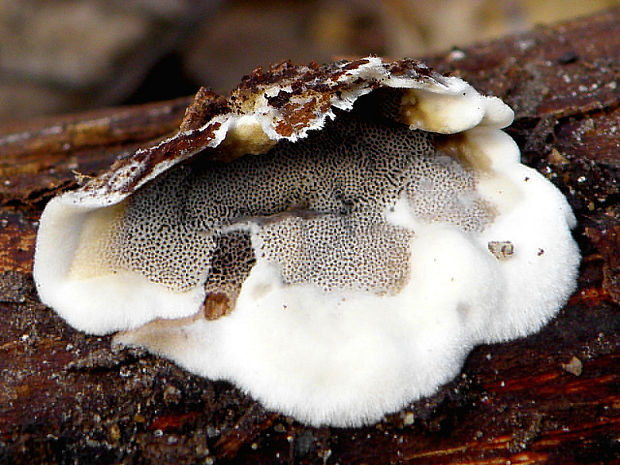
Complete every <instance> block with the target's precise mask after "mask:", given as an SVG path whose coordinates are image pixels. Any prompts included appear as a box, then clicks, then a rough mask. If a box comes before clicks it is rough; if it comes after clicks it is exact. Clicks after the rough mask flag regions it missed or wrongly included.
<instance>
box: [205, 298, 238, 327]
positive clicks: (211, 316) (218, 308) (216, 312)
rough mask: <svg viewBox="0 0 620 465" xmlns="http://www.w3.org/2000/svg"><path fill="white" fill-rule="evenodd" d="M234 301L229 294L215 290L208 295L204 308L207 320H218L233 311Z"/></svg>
mask: <svg viewBox="0 0 620 465" xmlns="http://www.w3.org/2000/svg"><path fill="white" fill-rule="evenodd" d="M232 303H233V302H231V300H230V299H229V298H228V296H227V295H226V294H224V293H221V292H213V293H211V294H209V295H208V296H207V298H206V299H205V301H204V304H203V305H202V309H203V312H204V315H205V318H206V319H207V320H217V319H218V318H220V317H222V316H224V315H228V314H229V313H230V312H231V311H232Z"/></svg>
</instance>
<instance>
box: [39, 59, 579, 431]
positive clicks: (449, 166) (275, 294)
mask: <svg viewBox="0 0 620 465" xmlns="http://www.w3.org/2000/svg"><path fill="white" fill-rule="evenodd" d="M512 117H513V113H512V111H511V110H510V109H509V108H508V107H507V106H506V105H505V104H503V103H502V102H501V101H500V100H499V99H497V98H494V97H484V96H481V95H479V94H478V93H477V92H476V91H475V90H474V89H473V88H472V87H471V86H470V85H468V84H467V83H465V82H464V81H462V80H461V79H458V78H456V77H444V76H441V75H438V74H436V73H434V72H432V71H430V70H429V69H428V68H427V67H425V66H424V65H422V64H420V63H418V62H416V61H413V60H403V61H397V62H391V63H390V62H383V61H382V60H381V59H379V58H374V57H370V58H365V59H363V60H358V61H354V62H348V61H341V62H336V63H332V64H329V65H325V66H320V67H319V66H308V67H304V66H300V67H297V66H293V65H290V64H289V63H283V64H280V65H278V66H276V67H272V68H271V69H270V70H269V71H267V72H264V71H262V70H260V69H259V70H257V71H255V72H254V73H253V74H251V75H250V76H249V77H247V78H245V80H244V81H243V82H242V83H241V85H240V86H239V87H238V88H237V89H236V90H235V91H234V92H233V93H232V95H231V96H230V97H229V98H228V99H227V100H224V99H223V98H220V97H216V96H214V95H212V94H208V93H206V92H201V93H199V96H198V98H197V99H196V101H195V103H194V104H193V105H192V106H191V107H190V108H189V109H188V112H187V114H186V119H185V121H184V123H183V124H182V126H181V131H180V132H179V133H178V134H176V135H175V136H174V137H172V138H170V139H168V140H165V141H163V142H161V143H159V144H157V145H155V146H153V147H151V148H149V149H147V150H139V151H137V152H136V153H135V154H134V155H133V156H131V157H127V158H123V159H121V160H119V161H117V162H116V163H115V165H114V166H113V167H112V168H111V169H110V171H108V172H106V173H104V174H102V175H101V176H99V177H98V178H95V179H93V180H91V181H90V182H89V183H88V184H86V185H85V186H83V187H82V188H80V189H78V190H76V191H73V192H67V193H64V194H62V195H60V196H58V197H56V198H54V199H53V200H51V201H50V202H49V204H48V205H47V207H46V208H45V211H44V212H43V215H42V217H41V222H40V229H39V235H38V238H37V248H36V255H35V264H34V277H35V281H36V285H37V289H38V292H39V295H40V297H41V300H42V301H43V302H44V303H46V304H47V305H49V306H51V307H52V308H54V310H56V311H57V312H58V314H59V315H61V316H62V317H63V318H64V319H65V320H66V321H67V322H68V323H69V324H70V325H72V326H74V327H75V328H77V329H80V330H82V331H85V332H88V333H91V334H107V333H111V332H115V331H122V332H121V333H119V334H118V335H117V336H116V338H115V341H116V343H118V344H124V345H138V346H143V347H146V348H147V349H148V350H150V351H152V352H154V353H156V354H159V355H162V356H164V357H168V358H170V359H172V360H174V361H176V362H177V363H178V364H180V365H181V366H183V367H185V368H186V369H187V370H189V371H191V372H193V373H197V374H199V375H203V376H206V377H208V378H210V379H225V380H229V381H231V382H233V383H234V384H236V385H237V386H239V387H241V388H242V389H244V390H245V391H247V392H248V393H250V394H251V395H252V396H254V397H255V398H256V399H258V400H260V401H261V402H262V403H263V404H264V405H265V406H266V407H267V408H270V409H274V410H277V411H280V412H283V413H285V414H289V415H292V416H294V417H295V418H297V419H299V420H301V421H304V422H307V423H310V424H313V425H321V424H330V425H339V426H344V425H360V424H364V423H369V422H374V421H377V420H379V419H380V418H381V417H382V416H383V415H384V414H385V413H387V412H390V411H394V410H397V409H399V408H401V407H402V406H403V405H405V404H406V403H408V402H410V401H412V400H415V399H418V398H420V397H421V396H424V395H428V394H431V393H433V392H434V391H435V390H436V389H437V387H438V386H439V385H441V384H442V383H445V382H447V381H449V380H450V379H452V378H453V377H454V376H455V375H456V374H457V373H458V372H459V370H460V368H461V365H462V363H463V360H464V358H465V357H466V355H467V354H468V352H469V351H470V349H471V348H472V347H473V346H474V345H475V344H479V343H482V342H496V341H506V340H509V339H512V338H515V337H519V336H524V335H527V334H530V333H532V332H533V331H536V330H538V329H539V328H540V327H541V326H542V325H543V324H544V323H546V322H547V321H548V320H549V319H550V318H551V317H552V316H553V315H555V314H556V313H557V311H558V310H559V309H560V307H561V306H562V305H563V304H564V303H565V301H566V299H567V298H568V296H569V294H570V293H571V292H572V290H573V289H574V286H575V279H576V272H577V266H578V262H579V252H578V249H577V246H576V244H575V242H574V240H573V239H572V237H571V234H570V228H572V227H573V226H574V224H575V219H574V217H573V214H572V212H571V210H570V207H569V206H568V204H567V202H566V200H565V199H564V197H563V196H562V195H561V194H560V192H559V191H558V190H557V189H556V188H555V187H554V186H553V185H552V184H551V183H549V182H548V181H547V180H546V179H545V178H544V177H543V176H541V175H540V174H539V173H538V172H536V171H534V170H532V169H530V168H528V167H526V166H524V165H522V164H520V163H519V150H518V148H517V146H516V144H515V143H514V141H513V140H512V139H511V138H510V137H509V136H508V135H506V134H505V133H504V132H502V131H501V128H502V127H505V126H507V125H508V124H510V122H511V121H512ZM540 250H544V254H540V253H539V251H540Z"/></svg>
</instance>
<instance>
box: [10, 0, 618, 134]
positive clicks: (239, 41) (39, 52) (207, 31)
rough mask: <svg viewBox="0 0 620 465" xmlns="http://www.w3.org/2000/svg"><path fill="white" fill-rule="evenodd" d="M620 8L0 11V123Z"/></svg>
mask: <svg viewBox="0 0 620 465" xmlns="http://www.w3.org/2000/svg"><path fill="white" fill-rule="evenodd" d="M618 4H620V0H588V1H585V0H505V1H501V0H500V1H498V0H436V1H418V0H384V1H372V0H308V1H293V0H271V1H250V0H245V1H244V0H202V1H192V0H64V1H52V2H50V1H45V0H0V122H6V121H15V120H23V119H28V118H31V117H34V116H42V115H49V114H55V113H65V112H71V111H77V110H84V109H91V108H99V107H103V106H110V105H117V104H124V103H140V102H147V101H155V100H162V99H167V98H173V97H178V96H184V95H190V94H192V93H194V92H195V91H196V90H197V88H198V87H199V86H200V85H205V86H207V87H210V88H213V89H214V90H216V91H218V92H220V93H227V92H228V91H229V90H230V89H232V88H233V87H235V86H236V84H237V83H238V82H239V80H240V78H241V77H242V76H243V75H244V74H247V73H248V72H250V71H251V70H252V69H254V68H255V67H256V66H258V65H262V66H268V65H269V63H275V62H277V61H280V60H283V59H292V60H293V61H294V62H296V63H306V62H309V61H312V60H314V61H317V62H319V63H320V62H325V61H330V60H332V59H333V58H338V57H351V56H363V55H367V54H370V53H373V54H379V55H385V56H390V57H402V56H409V57H421V56H424V55H429V54H432V53H435V52H439V51H443V50H448V49H450V48H452V47H457V48H458V47H464V46H467V45H469V44H471V43H473V42H477V41H480V40H485V39H489V38H493V37H497V36H501V35H503V34H507V33H510V32H520V31H523V30H526V29H528V28H530V27H532V26H533V25H535V24H540V23H549V22H555V21H558V20H563V19H569V18H572V17H576V16H581V15H585V14H590V13H593V12H595V11H598V10H601V9H604V8H607V7H610V6H614V5H618Z"/></svg>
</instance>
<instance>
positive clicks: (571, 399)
mask: <svg viewBox="0 0 620 465" xmlns="http://www.w3.org/2000/svg"><path fill="white" fill-rule="evenodd" d="M427 61H428V62H430V63H431V64H432V65H434V67H435V68H436V69H437V70H439V71H441V72H450V73H453V74H457V75H460V76H462V77H464V78H465V79H466V80H468V81H469V82H470V83H472V84H473V85H474V86H475V87H477V88H478V89H479V90H480V91H482V92H485V93H490V94H494V95H497V96H499V97H501V98H502V99H504V101H506V102H507V103H508V104H510V105H511V106H512V107H513V108H514V109H515V110H516V115H517V118H516V121H515V123H514V124H513V126H512V127H511V128H510V129H509V132H510V133H511V135H512V136H513V137H514V138H515V139H516V140H517V141H518V143H519V145H520V146H521V148H522V151H523V158H524V160H525V161H526V162H527V163H528V164H530V165H532V166H534V167H536V168H537V169H539V170H540V171H541V172H542V173H543V174H545V175H546V176H547V177H548V178H550V179H551V180H552V181H553V182H554V183H555V184H556V185H557V186H558V187H559V188H560V189H561V190H562V191H563V192H564V193H565V194H566V195H567V196H568V198H569V201H570V203H571V204H572V206H573V208H574V210H575V213H576V215H577V217H578V220H579V227H578V229H577V231H576V232H575V236H576V238H577V240H578V242H579V244H580V247H581V250H582V253H583V264H582V267H581V273H580V278H579V289H578V291H577V292H576V293H575V295H574V296H573V297H572V298H571V299H570V301H569V303H568V304H567V306H566V307H565V308H564V309H563V310H562V312H561V313H560V315H559V316H558V317H557V318H556V319H555V320H554V321H553V322H552V323H550V324H549V325H548V326H547V327H545V328H544V329H543V330H542V331H541V332H540V333H538V334H536V335H533V336H531V337H528V338H526V339H522V340H518V341H514V342H511V343H506V344H499V345H492V346H480V347H478V348H476V349H475V350H474V351H473V353H472V354H471V355H470V356H469V358H468V360H467V363H466V365H465V367H464V368H463V371H462V375H461V376H460V377H459V378H458V379H457V380H455V381H454V382H452V383H451V384H449V385H447V386H445V387H443V388H442V389H441V390H440V392H438V393H437V394H436V395H434V396H432V397H430V398H428V399H424V400H422V401H419V402H416V403H413V404H411V405H410V406H408V407H407V408H406V409H404V410H403V411H401V412H398V413H395V414H393V415H390V416H388V417H387V418H386V419H385V421H383V422H381V423H379V424H377V425H375V426H371V427H366V428H360V429H334V428H321V429H315V428H308V427H305V426H303V425H301V424H299V423H296V422H294V421H293V420H291V419H289V418H286V417H282V416H280V415H277V414H274V413H271V412H266V411H265V410H264V409H263V408H262V407H261V406H260V405H258V404H257V403H255V402H254V401H253V400H251V399H250V398H248V397H247V396H244V395H243V394H242V393H240V392H239V391H238V390H236V389H235V388H233V387H232V386H231V385H229V384H227V383H224V382H211V381H208V380H206V379H203V378H200V377H197V376H193V375H189V374H188V373H186V372H184V371H183V370H181V369H180V368H178V367H176V366H175V365H173V364H172V363H169V362H167V361H165V360H162V359H158V358H156V357H153V356H150V355H147V354H144V353H142V352H139V351H122V352H119V353H113V352H112V351H111V350H110V348H109V338H108V337H87V336H85V335H83V334H80V333H77V332H75V331H74V330H73V329H71V328H70V327H68V326H67V325H66V324H65V323H64V322H63V321H61V320H60V319H59V318H58V317H57V316H56V315H55V314H54V313H53V312H52V311H51V310H50V309H48V308H46V307H45V306H43V305H42V304H41V303H40V302H39V301H38V299H37V296H36V293H35V291H34V288H33V283H32V278H31V265H32V254H33V246H34V238H35V233H36V227H37V219H38V215H39V214H40V211H41V208H42V206H43V204H44V203H45V201H46V200H47V199H49V198H50V197H51V196H53V195H54V194H56V193H57V192H58V191H59V190H61V189H66V188H69V187H71V186H73V185H75V183H76V180H77V181H79V179H80V176H88V175H93V174H96V173H98V172H100V171H101V170H102V169H103V168H104V167H106V166H107V165H108V164H110V163H111V161H112V160H113V159H114V158H115V157H117V156H119V155H120V156H123V155H124V154H127V153H130V152H131V151H133V150H135V148H136V147H139V146H144V145H148V144H150V143H151V141H152V140H153V139H157V138H161V137H163V136H165V135H166V134H169V133H170V132H171V131H173V130H174V128H176V127H178V124H179V123H180V121H181V118H182V116H183V112H184V109H185V106H186V105H187V104H188V103H189V101H190V100H189V99H181V100H177V101H172V102H163V103H155V104H150V105H146V106H139V107H132V108H117V109H110V110H105V111H100V112H93V113H89V114H81V115H75V116H68V117H61V118H50V119H46V120H43V121H39V122H33V123H28V124H25V125H23V124H22V125H13V126H11V127H4V128H0V186H1V187H0V244H1V246H0V312H1V313H2V318H1V319H0V387H1V388H0V463H7V464H8V463H88V464H95V463H157V464H160V463H179V464H182V463H187V464H190V463H267V464H268V463H287V464H290V463H301V464H314V463H318V464H322V463H332V464H335V463H341V464H348V463H367V464H385V463H404V464H411V465H413V464H457V463H458V464H464V463H468V464H479V465H482V464H505V463H512V464H517V463H519V464H526V463H527V464H543V463H545V464H566V465H569V464H577V463H620V369H619V367H620V307H619V303H620V277H619V275H620V269H619V267H620V263H619V260H620V259H619V253H618V250H620V247H619V246H620V219H619V218H620V206H619V202H618V199H619V198H620V194H619V191H618V179H619V176H618V174H619V171H620V89H619V86H620V9H618V8H616V9H613V10H610V11H607V12H604V13H601V14H598V15H595V16H592V17H589V18H584V19H579V20H575V21H572V22H569V23H564V24H560V25H555V26H550V27H540V28H537V29H535V30H533V31H530V32H527V33H524V34H521V35H517V36H511V37H507V38H504V39H501V40H496V41H492V42H489V43H485V44H480V45H477V46H473V47H471V48H468V49H466V50H462V51H461V50H454V51H452V52H450V53H447V54H445V55H441V56H436V57H431V58H430V59H428V60H427ZM76 172H77V173H78V174H77V178H76V174H74V173H76ZM524 292H527V290H525V289H524Z"/></svg>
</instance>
